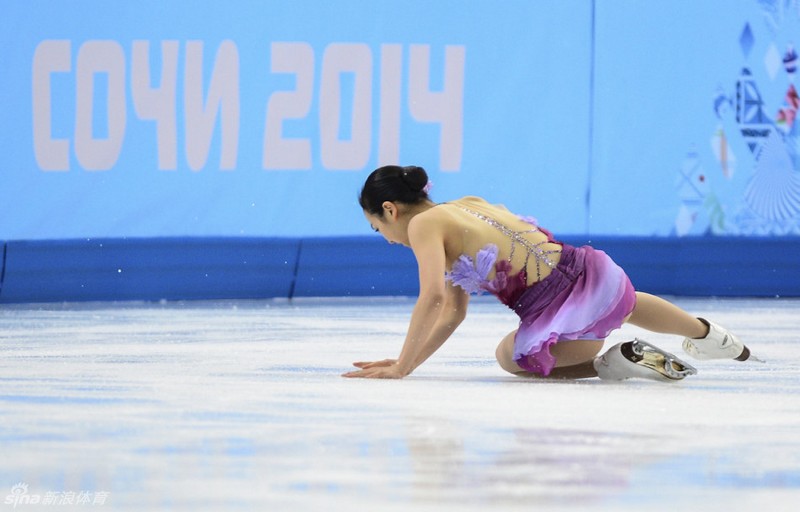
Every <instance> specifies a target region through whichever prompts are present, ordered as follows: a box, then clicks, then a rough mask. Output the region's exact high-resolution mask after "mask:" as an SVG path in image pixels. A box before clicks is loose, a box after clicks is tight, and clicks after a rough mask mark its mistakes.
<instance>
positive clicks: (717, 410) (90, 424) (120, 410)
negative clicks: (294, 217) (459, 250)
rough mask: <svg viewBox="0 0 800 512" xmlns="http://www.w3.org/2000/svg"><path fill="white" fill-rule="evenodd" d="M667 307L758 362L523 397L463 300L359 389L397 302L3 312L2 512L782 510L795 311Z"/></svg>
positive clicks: (487, 327) (791, 472)
mask: <svg viewBox="0 0 800 512" xmlns="http://www.w3.org/2000/svg"><path fill="white" fill-rule="evenodd" d="M679 304H680V305H681V306H683V307H685V308H687V309H689V310H692V311H694V312H696V313H697V314H700V315H704V316H707V317H708V318H713V319H715V320H716V321H717V322H719V323H720V324H722V325H725V326H726V327H729V328H730V329H732V330H733V331H734V332H736V333H737V334H739V335H740V336H741V337H742V339H743V340H747V341H746V342H747V343H748V344H749V345H750V346H751V348H752V349H753V350H754V353H757V354H758V355H759V356H761V357H762V358H764V359H766V360H767V361H768V362H767V363H766V364H758V363H741V362H736V361H712V362H703V361H698V362H697V364H696V366H697V368H698V370H699V374H698V375H696V376H691V377H688V378H687V379H685V380H684V381H682V382H680V383H675V384H665V383H658V382H650V381H626V382H623V383H619V384H617V383H611V384H609V383H605V382H600V381H596V380H595V381H583V382H577V383H569V382H561V383H556V382H535V381H528V380H524V379H519V378H515V377H512V376H507V375H505V374H504V373H503V372H502V371H501V370H500V369H499V368H498V367H497V366H496V364H495V363H494V361H493V358H492V356H493V353H494V347H495V345H496V343H497V341H499V339H500V338H501V337H502V336H503V335H504V334H506V333H507V332H508V331H510V330H511V329H513V328H514V319H513V315H511V314H510V313H509V312H507V311H506V310H505V309H504V308H502V306H497V305H495V304H492V303H488V302H483V301H480V300H478V301H475V303H474V304H473V305H471V314H470V317H469V318H468V319H467V322H466V323H465V325H464V326H463V327H462V328H461V329H459V332H458V333H457V334H456V336H455V338H454V339H452V340H451V341H449V342H448V344H446V345H445V346H444V347H443V348H442V350H441V351H440V352H439V353H437V354H436V355H434V356H433V358H432V359H431V360H430V361H429V362H428V363H426V364H425V365H423V366H422V367H420V368H419V370H418V371H417V372H415V373H414V374H413V375H412V376H410V377H409V378H408V379H406V380H403V381H392V382H385V381H380V382H376V381H361V380H355V381H354V380H347V379H342V378H340V377H339V375H340V373H342V372H344V371H346V370H348V367H349V364H350V363H351V362H352V361H356V360H364V359H379V358H380V359H382V358H385V357H391V356H393V355H395V354H396V352H397V350H399V344H400V343H401V342H402V339H403V336H404V334H405V328H406V322H407V319H408V315H409V314H410V311H411V307H412V306H413V303H411V302H410V301H407V300H381V299H379V300H370V301H355V300H349V301H348V300H326V301H312V300H308V301H298V302H294V303H287V302H272V301H266V302H259V301H255V302H219V303H186V304H173V303H169V304H83V305H48V306H14V307H4V308H2V309H0V450H2V453H3V454H4V456H3V458H2V462H0V502H2V501H3V499H4V498H5V497H6V495H8V494H10V492H11V489H12V487H13V486H15V485H16V484H17V483H20V482H24V483H25V484H26V485H27V490H28V493H29V494H31V493H38V494H40V495H44V494H45V493H47V492H67V491H74V492H79V491H82V490H85V491H89V492H93V493H104V492H105V493H108V498H107V500H106V504H107V505H108V506H109V508H112V509H113V510H143V509H147V508H150V509H163V508H170V509H172V510H195V509H200V510H231V509H236V508H243V509H252V508H263V507H270V508H271V509H274V510H314V511H317V510H341V509H342V508H343V507H348V506H350V507H351V508H353V509H355V510H367V509H373V510H374V509H376V507H377V508H378V509H380V510H390V511H391V510H407V509H408V508H409V507H413V508H414V509H415V510H437V511H438V510H445V511H446V510H487V509H491V508H494V507H497V506H503V507H504V508H506V509H511V510H530V509H531V507H535V506H536V505H539V506H541V507H544V508H546V509H547V510H570V511H572V510H586V509H591V510H615V511H616V510H623V511H624V510H639V509H642V508H647V509H650V510H674V507H675V506H684V507H687V508H689V509H703V510H712V511H713V510H726V511H727V510H752V509H755V508H756V507H757V508H759V509H764V510H789V509H787V508H786V507H787V506H788V505H787V504H788V503H796V502H797V501H798V498H800V470H799V469H798V468H800V440H798V439H797V435H796V433H797V431H798V428H800V399H799V398H798V397H800V365H799V364H798V361H797V356H796V354H797V349H796V345H795V343H796V341H795V340H793V339H792V336H794V334H793V333H794V332H795V331H796V322H795V320H794V318H797V314H798V312H800V301H793V300H780V301H776V300H753V301H750V300H710V299H691V300H689V299H681V301H680V302H679ZM634 336H642V337H643V338H644V339H646V340H647V341H649V342H652V343H655V344H657V345H658V346H660V347H662V348H664V349H666V350H669V351H672V352H675V353H676V354H678V355H683V354H682V353H681V352H680V339H677V338H675V337H668V336H650V335H647V336H645V335H642V333H641V331H638V330H636V329H635V328H630V327H628V326H626V327H624V328H623V329H622V330H621V331H619V332H617V333H615V334H614V335H612V338H610V339H609V343H608V344H607V346H610V345H611V344H612V343H617V342H619V341H623V340H625V339H633V337H634ZM665 500H666V501H665ZM665 503H668V504H669V506H665ZM17 508H20V509H22V510H24V508H22V506H21V505H20V507H17Z"/></svg>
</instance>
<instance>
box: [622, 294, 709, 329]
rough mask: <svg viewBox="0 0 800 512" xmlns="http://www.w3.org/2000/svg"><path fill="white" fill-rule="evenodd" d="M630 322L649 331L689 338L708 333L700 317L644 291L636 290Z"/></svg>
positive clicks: (706, 326)
mask: <svg viewBox="0 0 800 512" xmlns="http://www.w3.org/2000/svg"><path fill="white" fill-rule="evenodd" d="M628 322H630V323H632V324H633V325H636V326H638V327H642V328H644V329H647V330H648V331H653V332H660V333H665V334H678V335H680V336H685V337H687V338H702V337H704V336H705V335H706V334H708V325H706V324H704V323H703V322H701V321H700V320H699V319H697V318H695V317H693V316H692V315H690V314H689V313H687V312H686V311H684V310H682V309H681V308H679V307H678V306H676V305H675V304H672V303H671V302H668V301H666V300H664V299H662V298H661V297H656V296H655V295H650V294H649V293H644V292H636V307H634V309H633V312H632V313H631V315H630V317H629V318H628Z"/></svg>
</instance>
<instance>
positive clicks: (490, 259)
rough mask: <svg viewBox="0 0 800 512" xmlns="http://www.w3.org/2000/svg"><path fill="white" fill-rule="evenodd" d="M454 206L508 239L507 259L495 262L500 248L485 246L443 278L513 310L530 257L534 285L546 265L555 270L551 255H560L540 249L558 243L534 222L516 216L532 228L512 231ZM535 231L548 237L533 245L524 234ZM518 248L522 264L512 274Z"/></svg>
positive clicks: (464, 257) (463, 258)
mask: <svg viewBox="0 0 800 512" xmlns="http://www.w3.org/2000/svg"><path fill="white" fill-rule="evenodd" d="M455 206H456V207H458V208H460V209H461V210H463V211H465V212H467V213H469V214H471V215H474V216H475V217H477V218H479V219H480V220H482V221H484V222H486V223H487V224H489V225H491V226H492V227H494V228H495V229H497V230H499V231H500V232H502V233H503V234H504V235H505V236H506V237H508V238H509V239H510V241H511V249H510V251H509V256H508V259H504V260H500V261H498V260H497V258H498V254H499V249H498V247H497V246H496V245H495V244H486V245H485V246H484V247H483V248H482V249H480V250H479V251H478V252H477V254H476V255H475V258H474V259H473V258H472V257H471V256H470V255H468V254H462V255H461V256H459V257H458V259H457V260H456V261H455V262H454V263H453V266H452V268H451V269H450V272H447V274H446V275H445V278H446V279H447V280H448V281H450V282H451V283H453V284H454V285H457V286H460V287H461V288H463V289H464V290H465V291H467V292H468V293H482V292H489V293H491V294H492V295H495V296H496V297H497V298H498V299H499V300H500V301H501V302H502V303H503V304H505V305H507V306H508V307H512V308H513V306H514V305H515V304H516V303H517V300H518V299H519V297H520V296H521V295H522V293H523V292H524V291H525V290H526V289H527V288H528V265H529V262H530V259H531V257H533V259H534V262H535V266H536V280H535V282H539V281H541V279H542V271H543V269H544V267H545V266H546V267H548V268H549V269H550V270H551V271H552V270H554V269H555V268H556V265H557V261H553V258H552V257H551V255H553V254H558V253H560V252H561V249H560V248H559V249H552V250H545V249H544V248H543V247H542V246H543V245H545V244H547V243H556V244H558V243H559V242H556V241H555V240H553V237H552V235H551V234H550V232H549V231H547V230H545V229H543V228H540V227H538V226H536V221H535V220H534V219H532V218H530V217H519V218H520V220H523V221H525V222H527V223H528V224H530V225H531V226H532V227H531V229H528V230H525V231H515V230H513V229H511V228H509V227H508V226H506V225H505V224H503V223H501V222H498V221H497V220H495V219H493V218H491V217H488V216H486V215H484V214H482V213H480V212H476V211H474V210H471V209H469V208H466V207H464V206H461V205H455ZM536 232H542V233H544V234H545V235H547V239H546V240H543V241H541V242H532V241H530V240H528V238H526V237H525V235H528V234H531V233H536ZM518 247H519V248H521V249H523V250H525V251H526V256H525V263H524V264H523V266H522V269H521V270H520V271H519V272H517V273H516V274H511V272H512V266H511V262H512V261H513V258H514V253H515V251H516V250H517V248H518ZM492 269H494V271H495V275H494V278H492V279H491V280H490V279H489V277H488V276H489V274H490V273H491V270H492ZM534 285H535V283H534ZM531 286H533V285H531Z"/></svg>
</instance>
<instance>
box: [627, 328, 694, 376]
mask: <svg viewBox="0 0 800 512" xmlns="http://www.w3.org/2000/svg"><path fill="white" fill-rule="evenodd" d="M631 349H632V350H633V353H634V354H635V355H636V356H637V357H638V358H640V359H639V361H634V362H635V363H636V364H641V365H642V366H645V367H647V368H650V369H651V370H653V371H655V372H657V373H659V374H660V375H661V376H663V377H665V378H667V379H669V380H683V379H684V378H686V377H688V376H689V375H697V369H696V368H695V367H694V366H692V365H690V364H688V363H686V362H685V361H683V360H681V359H678V358H677V357H676V356H675V355H673V354H670V353H669V352H666V351H664V350H661V349H660V348H658V347H656V346H655V345H651V344H650V343H648V342H646V341H643V340H640V339H639V338H635V339H634V340H633V345H632V346H631Z"/></svg>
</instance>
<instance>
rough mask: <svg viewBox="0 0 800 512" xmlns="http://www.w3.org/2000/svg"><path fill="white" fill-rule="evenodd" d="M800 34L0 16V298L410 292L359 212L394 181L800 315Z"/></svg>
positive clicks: (583, 11)
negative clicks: (401, 178)
mask: <svg viewBox="0 0 800 512" xmlns="http://www.w3.org/2000/svg"><path fill="white" fill-rule="evenodd" d="M798 28H800V12H798V8H797V6H795V5H793V3H792V2H788V1H784V0H775V1H773V2H770V1H764V0H762V1H757V0H735V1H732V0H714V1H712V0H708V1H704V2H694V1H691V0H676V1H671V2H642V1H637V0H594V1H592V0H565V1H560V2H549V1H541V2H540V1H536V2H532V1H529V0H518V1H512V0H505V1H485V2H474V3H472V4H470V8H469V10H467V9H464V7H463V4H462V2H455V1H453V2H449V1H441V2H434V3H431V2H427V1H409V0H404V1H384V2H379V3H377V4H376V7H372V8H369V9H365V8H364V3H363V2H360V1H357V0H352V1H338V2H328V3H323V2H315V1H308V2H298V1H291V2H289V1H285V2H280V1H274V2H260V1H259V2H256V1H232V2H225V3H214V4H211V3H209V4H205V3H204V4H199V6H198V4H197V3H196V2H177V1H176V2H169V3H163V2H155V1H144V2H137V3H112V2H102V1H98V0H82V1H77V2H70V3H52V2H46V1H21V0H12V1H7V2H4V3H3V4H2V5H0V62H2V64H3V65H2V69H1V70H0V91H2V94H0V111H2V112H3V118H4V122H3V123H2V124H0V147H1V148H2V152H0V243H2V244H3V245H2V247H3V255H4V256H3V268H2V273H0V302H18V301H37V300H71V299H75V300H89V299H115V298H120V299H126V298H137V299H138V298H144V299H157V298H203V297H269V296H297V295H364V294H376V293H381V294H407V293H414V292H415V291H416V278H415V272H414V268H413V259H412V258H411V255H410V254H409V253H406V252H405V251H403V250H401V249H396V248H395V249H393V250H389V249H388V248H386V247H384V246H383V245H382V242H381V241H380V240H378V239H376V238H375V237H374V236H373V235H370V234H369V232H368V226H366V224H365V223H364V221H363V218H362V216H361V212H360V211H359V208H358V207H357V204H356V201H355V196H356V193H357V191H358V189H359V187H360V185H361V183H363V180H364V178H365V177H366V176H367V174H368V173H369V172H370V171H371V170H372V169H373V168H375V167H376V166H378V165H381V164H384V163H398V162H399V163H403V164H410V163H413V164H419V165H423V166H424V167H425V168H426V169H428V171H429V173H430V174H431V177H432V181H433V182H434V194H433V195H434V199H436V200H447V199H449V198H452V197H458V196H461V195H466V194H479V195H483V196H485V197H486V198H487V199H489V200H492V201H496V202H502V203H505V204H506V205H507V206H509V207H510V208H511V209H513V210H515V211H518V212H520V213H524V214H530V215H535V216H536V217H537V218H538V219H539V221H540V223H541V224H542V225H544V226H546V227H548V228H550V229H551V230H552V231H554V232H555V233H556V234H558V235H559V236H561V237H562V238H564V239H565V240H567V241H572V242H575V243H579V242H581V241H584V240H591V241H592V243H593V244H594V245H597V246H600V247H601V248H607V249H608V251H609V252H610V253H611V254H612V256H614V257H615V258H616V259H617V260H619V261H620V263H622V264H623V266H625V267H626V269H627V270H628V271H629V272H630V273H631V275H632V277H633V278H634V283H635V284H636V285H637V287H639V288H646V289H648V290H650V291H654V292H658V293H678V294H681V293H684V294H725V295H736V294H746V295H787V294H800V278H798V277H797V276H798V270H800V257H798V256H796V255H797V251H796V249H797V248H798V245H800V244H799V243H798V235H800V165H799V164H798V159H797V147H798V144H797V143H798V138H797V127H796V126H795V123H794V122H793V121H794V116H795V111H796V109H797V107H798V106H799V105H798V101H797V97H796V94H794V82H795V74H796V72H795V70H794V68H793V64H794V60H793V53H792V52H793V50H792V47H791V44H792V41H793V35H796V34H797V30H798ZM3 240H5V242H2V241H3ZM734 255H735V256H734ZM357 258H361V259H357ZM379 262H381V263H385V264H379ZM391 265H395V270H391V271H390V270H389V268H390V266H391ZM698 269H702V271H701V270H698ZM744 269H746V271H745V274H742V272H743V270H744ZM389 274H391V275H389ZM733 276H736V277H735V278H734V277H733ZM87 287H88V288H87Z"/></svg>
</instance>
